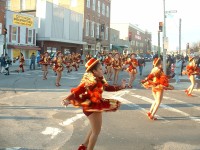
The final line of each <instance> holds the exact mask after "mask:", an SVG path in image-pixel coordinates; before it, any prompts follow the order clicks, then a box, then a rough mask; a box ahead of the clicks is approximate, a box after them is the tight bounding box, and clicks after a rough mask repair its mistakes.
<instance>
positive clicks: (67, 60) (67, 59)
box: [65, 54, 72, 73]
mask: <svg viewBox="0 0 200 150" xmlns="http://www.w3.org/2000/svg"><path fill="white" fill-rule="evenodd" d="M65 64H66V68H67V73H70V72H71V71H72V66H71V65H72V55H71V54H67V56H65Z"/></svg>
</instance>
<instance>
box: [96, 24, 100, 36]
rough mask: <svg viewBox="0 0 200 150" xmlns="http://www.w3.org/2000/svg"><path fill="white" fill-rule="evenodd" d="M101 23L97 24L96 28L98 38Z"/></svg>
mask: <svg viewBox="0 0 200 150" xmlns="http://www.w3.org/2000/svg"><path fill="white" fill-rule="evenodd" d="M99 26H100V25H99V24H97V28H96V38H99V29H100V28H99Z"/></svg>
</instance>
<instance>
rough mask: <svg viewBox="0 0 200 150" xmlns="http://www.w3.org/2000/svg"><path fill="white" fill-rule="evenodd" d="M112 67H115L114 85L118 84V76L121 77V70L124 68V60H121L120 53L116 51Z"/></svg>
mask: <svg viewBox="0 0 200 150" xmlns="http://www.w3.org/2000/svg"><path fill="white" fill-rule="evenodd" d="M112 67H113V70H114V81H113V85H117V81H118V77H119V72H120V70H121V69H122V61H121V58H120V55H119V53H116V54H115V55H114V59H113V63H112Z"/></svg>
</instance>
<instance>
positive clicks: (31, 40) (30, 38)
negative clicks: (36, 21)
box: [28, 30, 33, 43]
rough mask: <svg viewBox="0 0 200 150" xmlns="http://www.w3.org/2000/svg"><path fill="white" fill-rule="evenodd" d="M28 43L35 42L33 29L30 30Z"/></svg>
mask: <svg viewBox="0 0 200 150" xmlns="http://www.w3.org/2000/svg"><path fill="white" fill-rule="evenodd" d="M28 43H33V30H28Z"/></svg>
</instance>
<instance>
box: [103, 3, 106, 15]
mask: <svg viewBox="0 0 200 150" xmlns="http://www.w3.org/2000/svg"><path fill="white" fill-rule="evenodd" d="M102 15H105V4H104V3H102Z"/></svg>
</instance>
